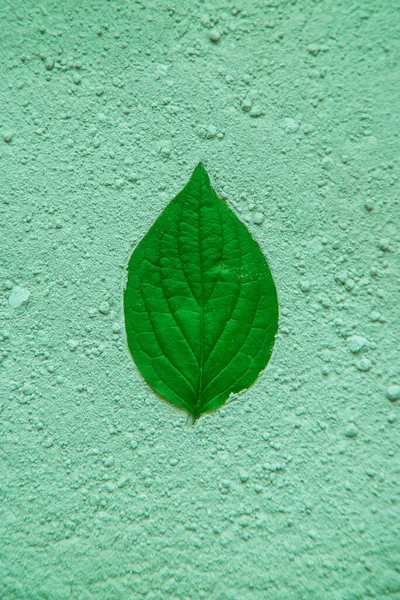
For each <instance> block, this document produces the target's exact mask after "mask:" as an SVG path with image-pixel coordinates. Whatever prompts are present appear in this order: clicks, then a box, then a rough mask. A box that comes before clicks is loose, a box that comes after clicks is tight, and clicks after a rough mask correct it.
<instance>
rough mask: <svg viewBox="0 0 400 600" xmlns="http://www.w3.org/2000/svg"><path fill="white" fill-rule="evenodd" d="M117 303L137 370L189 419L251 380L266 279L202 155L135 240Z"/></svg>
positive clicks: (271, 300) (267, 321) (273, 302)
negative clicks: (121, 302) (179, 188)
mask: <svg viewBox="0 0 400 600" xmlns="http://www.w3.org/2000/svg"><path fill="white" fill-rule="evenodd" d="M124 312H125V327H126V333H127V341H128V346H129V350H130V352H131V354H132V357H133V359H134V361H135V363H136V365H137V366H138V368H139V370H140V372H141V373H142V375H143V377H144V378H145V379H146V381H147V382H148V383H149V384H150V386H151V387H152V388H153V389H154V390H155V391H156V392H158V393H159V394H161V396H163V397H164V398H166V399H167V400H169V401H171V402H173V403H174V404H176V405H177V406H179V407H181V408H183V409H185V410H186V411H187V412H189V413H190V414H191V415H192V416H193V418H194V420H196V419H197V418H198V417H199V416H200V415H201V414H202V413H205V412H208V411H210V410H214V409H216V408H218V407H219V406H221V405H222V404H223V403H224V402H225V401H226V400H227V398H228V397H229V395H230V393H231V392H233V393H235V392H239V391H241V390H243V389H246V388H248V387H249V386H250V385H252V383H254V381H255V380H256V378H257V376H258V374H259V373H260V371H261V370H262V369H264V367H265V366H266V364H267V363H268V360H269V358H270V356H271V352H272V348H273V345H274V340H275V334H276V331H277V327H278V300H277V295H276V289H275V284H274V281H273V279H272V275H271V272H270V270H269V267H268V265H267V262H266V260H265V258H264V256H263V254H262V253H261V250H260V248H259V246H258V245H257V243H256V242H255V241H254V240H253V238H252V237H251V235H250V233H249V232H248V230H247V229H246V227H245V226H244V225H243V223H242V222H241V221H239V219H238V218H237V217H236V215H235V214H234V213H233V212H232V211H231V210H230V209H229V208H228V206H227V205H226V203H225V202H224V201H223V200H222V199H221V198H219V197H218V196H217V194H216V193H215V191H214V189H213V188H212V187H211V185H210V179H209V177H208V174H207V172H206V170H205V168H204V166H203V164H202V163H199V164H198V165H197V167H196V168H195V170H194V171H193V174H192V177H191V178H190V180H189V182H188V183H187V184H186V186H185V187H184V188H183V190H182V191H181V192H179V194H178V195H177V196H176V197H175V198H174V199H173V200H171V202H170V203H169V204H168V206H167V207H166V208H165V209H164V211H163V212H162V213H161V214H160V216H159V217H158V219H157V220H156V221H155V223H154V225H152V227H151V228H150V229H149V231H148V233H147V234H146V235H145V236H144V238H143V239H142V240H141V241H140V242H139V244H138V246H137V247H136V249H135V250H134V252H133V254H132V256H131V258H130V261H129V264H128V279H127V285H126V289H125V292H124Z"/></svg>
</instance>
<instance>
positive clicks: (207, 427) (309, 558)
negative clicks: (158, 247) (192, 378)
mask: <svg viewBox="0 0 400 600" xmlns="http://www.w3.org/2000/svg"><path fill="white" fill-rule="evenodd" d="M399 8H400V7H399V3H398V1H397V0H365V1H362V2H361V1H358V0H319V1H318V0H314V1H313V0H297V1H296V0H290V1H289V0H267V1H265V0H253V1H252V0H236V1H235V2H234V3H233V2H230V1H222V0H215V1H210V2H200V1H194V2H189V1H188V0H185V1H184V0H179V1H178V0H141V1H140V0H135V1H133V0H115V1H114V0H110V1H106V0H99V1H89V0H80V1H78V0H68V1H67V0H65V1H63V2H57V1H55V0H53V1H50V0H49V1H47V0H38V1H36V0H35V2H34V1H33V0H9V1H7V0H0V81H1V87H0V473H1V476H0V598H1V600H25V599H26V600H28V599H29V600H67V599H71V600H94V599H99V600H126V599H127V600H141V599H146V600H164V599H173V600H192V599H193V600H201V599H205V600H365V599H369V598H374V599H376V600H381V599H382V600H388V599H392V598H393V599H395V598H399V597H400V565H399V539H400V536H399V532H398V530H397V531H396V527H397V525H398V522H399V509H398V504H396V502H397V500H398V484H397V481H398V475H399V466H398V463H397V464H396V450H397V449H398V448H397V446H398V440H399V431H398V423H399V416H398V410H399V405H400V402H399V399H400V352H399V338H400V328H399V322H400V309H399V294H398V292H399V277H400V268H399V262H400V261H399V248H400V236H399V231H400V208H399V202H398V198H399V180H398V168H399V162H398V158H399V136H398V124H399V122H400V110H399V105H400V102H399V97H400V85H399V81H400V71H399V49H400V43H399V35H398V26H399V18H400V15H399ZM200 160H201V161H203V162H204V164H205V166H206V168H207V171H208V172H209V174H210V176H211V180H212V184H213V186H214V187H215V189H216V190H217V191H218V193H219V194H220V195H222V197H223V198H224V199H226V201H227V203H228V205H229V206H230V208H232V210H233V211H234V212H235V213H236V214H237V215H238V216H239V218H240V219H242V220H243V222H244V223H245V224H246V226H247V227H248V228H249V230H250V232H251V234H252V235H253V237H254V238H255V239H256V240H257V242H258V243H259V245H260V247H261V249H262V251H263V253H264V254H265V256H266V258H267V260H268V264H269V265H270V267H271V270H272V273H273V276H274V279H275V282H276V286H277V290H278V297H279V304H280V325H279V334H278V337H277V341H276V344H275V349H274V352H273V355H272V359H271V361H270V363H269V365H268V367H267V368H266V370H265V371H264V372H262V373H261V375H260V377H259V378H258V380H257V382H256V383H255V384H254V385H253V386H252V387H251V388H250V389H249V390H247V391H245V392H242V393H241V394H239V395H238V396H237V397H235V398H231V399H230V400H229V402H228V403H227V404H226V405H225V406H224V407H223V408H221V409H220V410H218V411H216V412H214V413H210V414H207V415H205V416H203V417H201V419H200V420H199V421H198V422H197V423H196V425H195V426H194V427H191V426H190V424H189V423H187V416H186V414H185V413H184V412H183V411H180V410H179V409H177V408H176V407H174V406H172V405H171V404H169V403H167V402H166V401H164V400H162V399H160V398H159V397H157V396H156V395H155V394H154V393H153V392H152V391H151V390H150V388H149V387H148V385H147V384H146V382H145V381H144V380H143V378H142V377H141V375H140V374H139V371H138V369H137V368H136V366H135V364H134V362H133V361H132V359H131V356H130V354H129V351H128V349H127V345H126V340H125V333H124V321H123V305H122V295H123V288H124V284H125V278H126V264H127V261H128V258H129V256H130V254H131V253H132V250H133V248H134V247H135V246H136V244H137V242H138V241H139V240H140V239H141V238H142V237H143V235H145V233H146V232H147V231H148V229H149V227H150V226H151V225H152V223H153V222H154V220H155V219H156V218H157V216H158V215H159V214H160V212H161V211H162V210H163V208H164V207H165V206H166V204H167V203H168V202H169V200H170V199H171V198H173V197H174V196H175V195H176V193H177V192H178V191H179V190H180V189H181V188H182V187H183V185H184V184H185V183H186V182H187V181H188V178H189V177H190V174H191V172H192V170H193V168H194V166H195V165H196V164H197V162H198V161H200Z"/></svg>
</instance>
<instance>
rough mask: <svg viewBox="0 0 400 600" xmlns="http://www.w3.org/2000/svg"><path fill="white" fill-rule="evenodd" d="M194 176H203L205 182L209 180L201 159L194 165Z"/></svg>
mask: <svg viewBox="0 0 400 600" xmlns="http://www.w3.org/2000/svg"><path fill="white" fill-rule="evenodd" d="M195 176H198V177H204V178H205V179H206V181H207V182H209V181H210V178H209V176H208V173H207V171H206V168H205V166H204V164H203V163H202V162H201V161H200V162H198V163H197V165H196V167H195V169H194V171H193V175H192V177H195Z"/></svg>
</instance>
